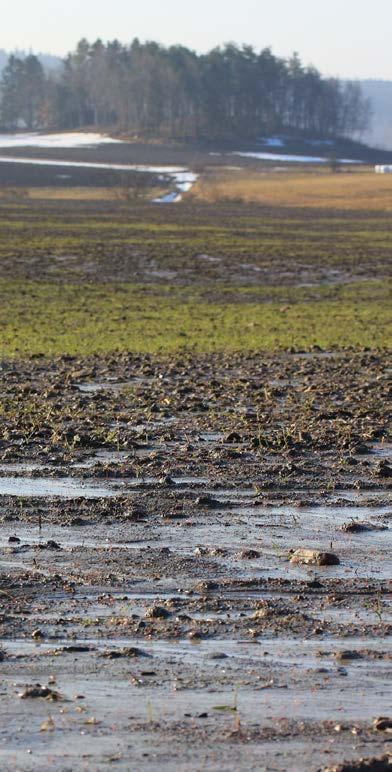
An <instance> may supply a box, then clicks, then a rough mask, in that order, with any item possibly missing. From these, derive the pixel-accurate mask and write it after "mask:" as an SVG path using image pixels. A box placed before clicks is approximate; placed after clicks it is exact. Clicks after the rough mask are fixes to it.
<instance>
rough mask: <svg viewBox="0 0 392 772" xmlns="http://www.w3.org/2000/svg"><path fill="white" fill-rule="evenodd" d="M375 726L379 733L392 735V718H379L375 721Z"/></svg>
mask: <svg viewBox="0 0 392 772" xmlns="http://www.w3.org/2000/svg"><path fill="white" fill-rule="evenodd" d="M373 726H374V728H375V729H376V731H377V732H387V734H392V719H391V718H387V717H386V716H379V718H375V719H374V721H373Z"/></svg>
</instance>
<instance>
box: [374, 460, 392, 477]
mask: <svg viewBox="0 0 392 772" xmlns="http://www.w3.org/2000/svg"><path fill="white" fill-rule="evenodd" d="M374 474H375V475H376V477H384V478H385V477H392V466H390V464H389V463H388V461H379V463H378V464H377V466H376V469H375V472H374Z"/></svg>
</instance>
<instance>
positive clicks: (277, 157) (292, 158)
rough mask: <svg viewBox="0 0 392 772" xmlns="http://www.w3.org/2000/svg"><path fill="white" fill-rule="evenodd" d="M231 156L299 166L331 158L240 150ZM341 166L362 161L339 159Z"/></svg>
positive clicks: (319, 162) (326, 160) (327, 160)
mask: <svg viewBox="0 0 392 772" xmlns="http://www.w3.org/2000/svg"><path fill="white" fill-rule="evenodd" d="M231 155H239V156H241V157H242V158H257V159H258V160H259V161H285V162H286V163H299V164H326V163H328V162H329V158H321V157H319V156H312V155H284V154H283V153H253V152H251V153H243V152H240V151H238V150H236V151H233V152H232V153H231ZM336 160H337V162H338V163H341V164H361V163H363V162H362V161H354V160H353V159H351V158H337V159H336Z"/></svg>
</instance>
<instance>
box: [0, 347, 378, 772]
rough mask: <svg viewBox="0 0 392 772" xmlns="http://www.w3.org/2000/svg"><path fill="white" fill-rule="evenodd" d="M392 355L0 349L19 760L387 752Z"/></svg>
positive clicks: (4, 632) (204, 759)
mask: <svg viewBox="0 0 392 772" xmlns="http://www.w3.org/2000/svg"><path fill="white" fill-rule="evenodd" d="M390 368H391V364H390V362H388V360H387V357H386V356H385V354H382V353H377V352H362V353H355V352H351V353H350V352H340V353H335V354H332V355H331V354H325V353H321V352H317V351H314V352H311V353H308V354H299V353H297V354H289V353H285V354H283V353H282V354H280V355H275V356H265V355H252V356H251V355H245V354H244V355H230V356H228V355H224V354H221V355H215V356H198V357H197V356H195V355H191V354H185V353H184V354H183V355H182V356H175V357H171V358H170V359H168V358H165V359H162V360H159V359H158V358H152V357H147V356H139V357H135V356H134V357H132V356H130V355H129V356H126V355H123V356H111V357H101V358H98V357H96V358H89V359H80V358H72V357H62V358H58V359H56V360H51V361H49V362H48V361H47V360H45V359H43V358H40V357H38V358H35V359H31V360H29V361H24V362H17V361H14V362H10V361H8V362H7V361H4V362H3V365H2V369H1V380H2V387H1V388H2V395H3V410H2V415H1V417H0V421H1V433H2V438H3V439H2V442H1V451H0V452H1V467H0V474H1V477H0V492H1V499H0V507H1V510H0V520H1V525H0V539H1V569H2V570H1V589H0V603H1V615H2V616H1V627H0V630H1V652H0V655H1V670H2V680H1V692H2V702H1V710H2V719H1V728H0V743H1V758H2V769H4V770H11V769H21V770H35V769H41V770H49V769H59V770H71V769H88V770H104V769H107V768H109V767H112V766H113V767H114V768H118V769H135V770H149V769H151V770H157V769H172V768H173V767H174V764H175V766H176V767H178V768H179V769H181V770H202V769H211V770H222V769H241V770H243V769H244V770H245V769H246V770H248V769H255V770H256V769H257V770H259V769H268V770H275V769H277V770H298V769H306V770H317V769H320V770H321V769H325V768H333V767H334V766H335V765H336V764H338V763H341V762H342V761H343V760H344V759H346V760H351V761H354V760H355V761H356V762H358V760H359V759H360V758H374V757H377V758H378V759H380V758H381V757H385V759H384V761H380V762H379V763H378V765H377V766H375V765H374V764H373V766H371V767H366V768H371V769H386V768H387V755H386V754H388V749H390V734H389V732H390V726H391V724H390V723H389V724H388V722H386V721H376V719H380V718H381V717H384V716H388V712H390V699H391V688H390V684H391V671H392V663H391V657H392V648H391V642H390V634H391V615H390V611H391V600H390V594H389V590H390V586H389V578H390V557H389V545H390V531H389V529H390V523H391V516H392V508H391V499H390V489H391V479H392V465H391V463H390V462H391V450H392V446H391V445H390V444H389V443H390V440H391V438H390V437H389V436H388V417H389V415H388V413H389V403H388V399H389V397H390V393H389V383H388V376H389V375H390V372H391V370H390ZM353 768H354V767H353ZM357 768H358V769H359V768H365V767H359V766H355V769H357ZM350 769H351V767H350Z"/></svg>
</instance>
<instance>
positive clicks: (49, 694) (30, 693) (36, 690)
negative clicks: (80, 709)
mask: <svg viewBox="0 0 392 772" xmlns="http://www.w3.org/2000/svg"><path fill="white" fill-rule="evenodd" d="M19 697H20V699H21V700H27V699H37V698H38V697H42V698H43V699H45V700H47V699H50V700H53V701H54V702H55V701H58V700H61V699H62V696H61V694H60V692H55V691H54V690H53V689H50V688H49V686H41V684H34V686H26V689H25V690H24V691H23V692H20V694H19Z"/></svg>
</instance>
